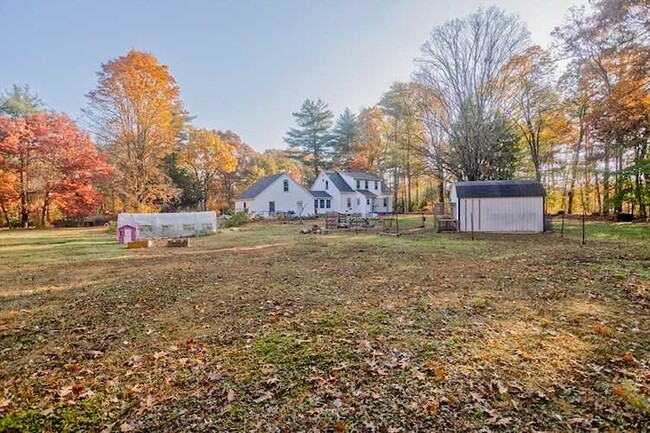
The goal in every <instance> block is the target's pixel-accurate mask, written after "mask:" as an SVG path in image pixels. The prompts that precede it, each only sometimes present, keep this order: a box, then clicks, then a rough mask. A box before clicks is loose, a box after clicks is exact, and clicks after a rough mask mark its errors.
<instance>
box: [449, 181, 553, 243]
mask: <svg viewBox="0 0 650 433" xmlns="http://www.w3.org/2000/svg"><path fill="white" fill-rule="evenodd" d="M455 200H456V195H455V191H452V201H455ZM459 202H460V203H458V205H459V208H458V210H459V214H460V215H459V216H460V219H459V225H460V227H459V228H460V231H471V230H472V219H473V221H474V224H473V225H474V227H473V230H474V231H475V232H500V233H507V232H527V233H539V232H543V231H544V198H543V197H505V198H466V199H460V200H459Z"/></svg>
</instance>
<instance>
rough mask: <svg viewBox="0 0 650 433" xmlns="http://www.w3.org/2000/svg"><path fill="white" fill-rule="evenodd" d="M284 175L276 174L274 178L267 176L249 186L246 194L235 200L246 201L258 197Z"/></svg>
mask: <svg viewBox="0 0 650 433" xmlns="http://www.w3.org/2000/svg"><path fill="white" fill-rule="evenodd" d="M283 174H284V173H278V174H274V175H272V176H266V177H263V178H261V179H260V180H258V181H257V182H255V183H254V184H252V185H251V186H249V187H248V188H247V189H246V190H245V191H244V192H242V193H241V194H239V197H237V198H236V199H235V200H244V199H252V198H255V197H257V196H258V195H259V194H260V193H261V192H262V191H264V190H265V189H266V188H268V187H269V186H270V185H271V184H272V183H273V182H275V181H276V180H277V179H278V178H279V177H280V176H282V175H283Z"/></svg>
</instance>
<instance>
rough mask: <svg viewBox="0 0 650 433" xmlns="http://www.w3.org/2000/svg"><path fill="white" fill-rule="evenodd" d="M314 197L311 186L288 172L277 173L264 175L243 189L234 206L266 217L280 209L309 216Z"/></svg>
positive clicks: (236, 208)
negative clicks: (308, 186)
mask: <svg viewBox="0 0 650 433" xmlns="http://www.w3.org/2000/svg"><path fill="white" fill-rule="evenodd" d="M313 199H314V197H313V196H312V195H311V193H310V192H309V190H308V189H306V188H305V187H303V186H302V185H300V184H299V183H298V182H296V181H295V180H294V179H293V178H292V177H291V176H289V175H288V174H287V173H278V174H274V175H273V176H266V177H263V178H261V179H260V180H258V181H257V182H255V183H254V184H252V185H251V186H250V187H248V189H247V190H246V191H244V192H242V193H241V194H240V195H239V197H237V198H236V199H235V210H236V211H248V213H249V214H251V215H258V216H263V217H265V218H274V217H275V216H276V214H277V213H278V212H285V213H288V214H293V215H295V216H299V217H308V216H311V215H313V214H314V209H313V207H312V200H313Z"/></svg>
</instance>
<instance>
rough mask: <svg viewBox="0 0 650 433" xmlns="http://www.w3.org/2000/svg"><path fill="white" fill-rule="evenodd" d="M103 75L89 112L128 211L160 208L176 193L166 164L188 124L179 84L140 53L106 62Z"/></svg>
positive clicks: (151, 57) (161, 66) (157, 64)
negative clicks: (159, 205)
mask: <svg viewBox="0 0 650 433" xmlns="http://www.w3.org/2000/svg"><path fill="white" fill-rule="evenodd" d="M98 76H99V82H98V85H97V88H96V89H95V90H93V91H91V92H90V93H89V94H88V95H87V97H88V99H89V108H88V109H87V110H86V111H85V113H86V114H87V116H88V118H89V119H90V120H91V123H92V125H93V126H94V131H95V134H96V135H97V137H98V140H99V141H100V142H101V143H102V144H104V145H105V146H106V147H107V148H108V151H109V155H110V158H111V162H112V163H113V165H114V166H115V181H114V185H113V187H114V189H115V194H116V195H117V197H118V198H119V201H120V203H121V206H122V208H123V209H122V210H128V211H139V210H142V209H151V208H152V207H156V206H157V205H158V204H160V203H164V202H165V201H166V200H168V199H169V198H170V197H171V196H173V195H174V193H175V191H174V189H173V188H172V186H171V184H170V181H169V179H168V178H167V176H165V174H164V172H163V171H162V161H163V158H164V157H165V156H167V155H168V154H170V153H171V152H172V150H173V148H174V146H175V145H176V143H177V142H178V137H179V134H180V132H181V129H182V127H183V125H184V122H185V120H186V115H185V112H184V111H183V106H182V104H181V101H180V99H179V88H178V85H177V84H176V81H175V80H174V77H173V76H172V75H171V74H170V72H169V69H168V68H167V66H165V65H161V64H160V63H159V62H158V59H156V57H155V56H154V55H153V54H150V53H144V52H140V51H135V50H132V51H129V53H128V54H127V55H126V56H123V57H119V58H117V59H114V60H111V61H109V62H108V63H105V64H103V65H102V67H101V70H100V71H99V73H98Z"/></svg>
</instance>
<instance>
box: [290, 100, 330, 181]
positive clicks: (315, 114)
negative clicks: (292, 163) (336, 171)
mask: <svg viewBox="0 0 650 433" xmlns="http://www.w3.org/2000/svg"><path fill="white" fill-rule="evenodd" d="M293 117H294V118H295V119H296V124H297V125H298V127H297V128H290V129H289V131H288V132H287V136H286V137H285V138H284V141H285V142H286V143H287V144H288V145H289V147H290V149H291V150H292V151H293V152H291V153H292V155H293V156H294V157H295V158H296V159H299V160H300V161H302V162H303V164H305V165H306V166H308V167H310V168H313V169H314V175H315V176H318V172H319V171H320V170H321V169H323V168H326V166H327V165H328V164H329V162H330V158H331V156H332V148H333V145H334V139H335V136H334V134H332V132H331V130H330V128H331V126H332V121H333V119H334V115H333V114H332V112H331V111H330V110H329V109H328V108H327V104H326V103H325V102H323V101H321V100H320V99H318V100H316V101H312V100H310V99H307V100H305V102H304V103H303V104H302V107H301V108H300V111H298V112H296V113H293Z"/></svg>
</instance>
